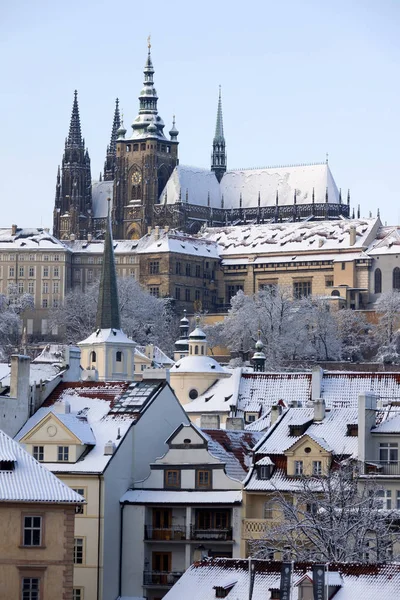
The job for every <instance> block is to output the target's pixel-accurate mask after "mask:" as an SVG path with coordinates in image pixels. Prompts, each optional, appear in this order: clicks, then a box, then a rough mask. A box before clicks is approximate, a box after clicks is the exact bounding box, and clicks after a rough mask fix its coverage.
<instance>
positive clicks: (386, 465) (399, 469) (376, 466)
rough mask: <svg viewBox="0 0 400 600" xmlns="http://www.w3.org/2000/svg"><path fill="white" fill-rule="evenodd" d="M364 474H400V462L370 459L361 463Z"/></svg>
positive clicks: (361, 470)
mask: <svg viewBox="0 0 400 600" xmlns="http://www.w3.org/2000/svg"><path fill="white" fill-rule="evenodd" d="M360 472H361V474H362V475H400V462H398V461H382V460H370V461H365V462H363V463H360Z"/></svg>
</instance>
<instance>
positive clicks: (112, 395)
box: [43, 381, 130, 407]
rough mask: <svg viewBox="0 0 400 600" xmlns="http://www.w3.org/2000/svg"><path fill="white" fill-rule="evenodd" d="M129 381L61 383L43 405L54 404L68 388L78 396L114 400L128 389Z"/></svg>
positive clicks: (112, 401) (112, 402)
mask: <svg viewBox="0 0 400 600" xmlns="http://www.w3.org/2000/svg"><path fill="white" fill-rule="evenodd" d="M129 385H130V382H129V381H111V382H110V381H76V382H70V383H65V382H62V383H59V384H58V385H57V387H56V388H54V390H53V391H52V393H51V394H50V395H49V396H48V398H47V399H46V401H45V402H44V403H43V406H52V405H53V404H54V403H55V402H57V400H60V398H61V397H62V396H63V394H64V392H66V391H67V390H73V391H74V393H75V394H76V395H77V396H82V397H85V398H94V399H96V398H97V399H99V400H109V401H111V405H110V406H111V407H112V406H113V405H114V402H115V401H116V400H118V399H119V398H120V396H122V394H123V393H124V392H125V391H126V390H127V389H128V387H129Z"/></svg>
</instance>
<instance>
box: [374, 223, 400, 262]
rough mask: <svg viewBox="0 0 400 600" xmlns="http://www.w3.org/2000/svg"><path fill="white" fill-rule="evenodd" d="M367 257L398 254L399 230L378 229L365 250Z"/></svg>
mask: <svg viewBox="0 0 400 600" xmlns="http://www.w3.org/2000/svg"><path fill="white" fill-rule="evenodd" d="M367 254H368V255H369V256H379V255H381V254H400V228H399V227H380V228H379V230H378V232H377V234H376V237H375V239H374V241H373V242H372V243H371V245H370V246H369V248H368V250H367Z"/></svg>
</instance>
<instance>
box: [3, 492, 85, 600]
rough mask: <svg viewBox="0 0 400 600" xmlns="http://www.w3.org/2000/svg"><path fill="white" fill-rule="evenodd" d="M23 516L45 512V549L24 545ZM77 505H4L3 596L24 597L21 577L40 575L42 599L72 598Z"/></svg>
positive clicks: (69, 599) (8, 597)
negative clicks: (74, 529) (22, 595)
mask: <svg viewBox="0 0 400 600" xmlns="http://www.w3.org/2000/svg"><path fill="white" fill-rule="evenodd" d="M23 515H42V517H43V524H44V527H43V543H44V546H43V547H42V548H38V547H32V548H24V547H21V542H22V519H23ZM74 517H75V507H74V506H62V505H58V506H54V505H48V504H41V503H32V504H28V503H26V504H25V503H20V504H17V503H15V504H10V503H1V504H0V597H1V598H4V599H5V600H6V599H7V600H14V599H15V600H17V599H18V598H21V579H22V578H23V577H39V578H41V585H42V591H43V595H42V596H40V598H41V600H52V599H54V598H62V599H63V600H72V569H73V564H72V561H73V524H74Z"/></svg>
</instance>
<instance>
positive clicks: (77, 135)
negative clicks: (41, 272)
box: [53, 90, 93, 240]
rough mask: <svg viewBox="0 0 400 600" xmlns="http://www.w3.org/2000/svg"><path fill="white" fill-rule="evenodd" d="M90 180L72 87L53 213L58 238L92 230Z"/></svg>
mask: <svg viewBox="0 0 400 600" xmlns="http://www.w3.org/2000/svg"><path fill="white" fill-rule="evenodd" d="M92 220H93V218H92V179H91V173H90V158H89V152H88V150H87V148H86V149H85V140H84V138H82V133H81V123H80V118H79V107H78V92H77V91H76V90H75V93H74V102H73V105H72V115H71V122H70V126H69V133H68V137H67V138H66V140H65V149H64V155H63V159H62V166H61V171H60V167H58V172H57V185H56V198H55V206H54V213H53V234H54V235H55V237H57V238H58V239H61V240H66V239H70V237H71V235H74V236H75V237H76V238H77V239H82V238H85V237H86V236H87V234H88V233H91V232H92V228H93V224H92Z"/></svg>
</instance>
